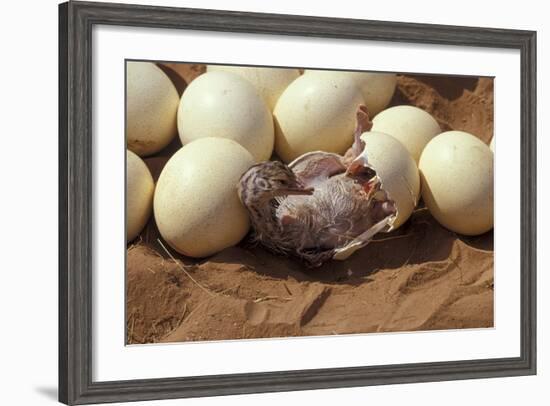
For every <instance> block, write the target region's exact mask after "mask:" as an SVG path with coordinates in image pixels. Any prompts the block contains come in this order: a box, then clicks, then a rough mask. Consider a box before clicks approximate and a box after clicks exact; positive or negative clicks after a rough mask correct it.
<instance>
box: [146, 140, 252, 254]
mask: <svg viewBox="0 0 550 406" xmlns="http://www.w3.org/2000/svg"><path fill="white" fill-rule="evenodd" d="M253 164H254V158H253V157H252V155H251V154H250V152H248V151H247V150H246V149H245V148H244V147H242V146H241V145H239V144H238V143H237V142H235V141H233V140H230V139H226V138H211V137H208V138H201V139H198V140H196V141H193V142H190V143H189V144H187V145H185V146H183V148H181V149H180V150H179V151H178V152H176V153H175V154H174V155H173V156H172V157H171V158H170V160H169V161H168V162H167V163H166V166H165V167H164V169H163V170H162V173H161V174H160V177H159V180H158V182H157V187H156V191H155V199H154V212H155V220H156V223H157V226H158V229H159V231H160V234H161V235H162V237H163V238H164V239H165V240H166V242H167V243H168V244H170V246H171V247H173V248H174V249H175V250H176V251H178V252H180V253H181V254H184V255H187V256H190V257H196V258H202V257H206V256H209V255H212V254H214V253H216V252H218V251H221V250H223V249H224V248H227V247H230V246H232V245H235V244H237V243H238V242H239V241H240V240H241V239H242V238H243V237H244V236H245V235H246V233H247V232H248V228H249V218H248V213H247V211H246V209H245V208H244V206H243V205H242V203H241V201H240V200H239V197H238V195H237V183H238V181H239V179H240V177H241V175H242V174H243V173H244V172H245V171H246V170H247V169H248V168H249V167H250V166H251V165H253Z"/></svg>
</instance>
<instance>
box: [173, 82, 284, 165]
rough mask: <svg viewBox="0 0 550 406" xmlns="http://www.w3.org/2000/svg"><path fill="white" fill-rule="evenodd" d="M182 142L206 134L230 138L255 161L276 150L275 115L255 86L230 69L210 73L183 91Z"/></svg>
mask: <svg viewBox="0 0 550 406" xmlns="http://www.w3.org/2000/svg"><path fill="white" fill-rule="evenodd" d="M178 131H179V135H180V139H181V142H182V144H183V145H185V144H188V143H190V142H191V141H194V140H197V139H199V138H205V137H221V138H227V139H231V140H233V141H236V142H238V143H239V144H240V145H242V146H243V147H245V148H246V149H247V150H248V151H250V153H251V154H252V156H253V157H254V159H255V161H256V162H260V161H265V160H267V159H269V158H270V157H271V153H272V152H273V138H274V131H273V117H272V115H271V112H270V111H269V109H268V107H267V105H266V104H265V102H264V101H263V99H262V98H261V97H260V95H259V94H258V92H257V91H256V89H255V88H254V86H252V84H250V82H248V81H247V80H245V79H243V78H242V77H240V76H238V75H236V74H234V73H229V72H207V73H205V74H203V75H201V76H199V77H198V78H196V79H195V80H194V81H193V82H191V84H190V85H189V87H187V89H185V92H184V93H183V95H182V97H181V101H180V105H179V109H178Z"/></svg>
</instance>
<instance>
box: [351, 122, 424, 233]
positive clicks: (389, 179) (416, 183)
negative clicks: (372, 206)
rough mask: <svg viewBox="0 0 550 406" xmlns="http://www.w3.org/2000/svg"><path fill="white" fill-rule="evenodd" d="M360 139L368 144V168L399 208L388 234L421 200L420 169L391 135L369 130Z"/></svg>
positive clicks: (401, 222)
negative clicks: (372, 170)
mask: <svg viewBox="0 0 550 406" xmlns="http://www.w3.org/2000/svg"><path fill="white" fill-rule="evenodd" d="M361 139H362V140H363V141H365V151H364V154H366V157H367V162H368V165H369V166H370V167H371V168H372V169H374V171H375V172H376V175H377V176H378V178H379V179H380V182H381V183H382V187H381V188H382V189H383V190H384V191H386V193H387V194H388V197H389V198H390V200H393V201H394V203H395V205H396V207H397V214H396V217H395V219H394V220H393V222H392V223H391V227H390V228H389V229H388V230H387V231H392V230H395V229H397V228H398V227H399V226H401V225H402V224H403V223H404V222H405V221H407V220H408V218H409V217H410V216H411V214H412V212H413V210H414V208H415V207H416V204H417V202H418V199H419V197H420V177H419V174H418V168H417V166H416V163H415V162H414V160H413V159H412V157H411V156H410V154H409V152H408V151H407V150H406V149H405V147H404V146H403V145H402V144H401V143H400V142H399V141H397V140H396V139H395V138H394V137H392V136H391V135H388V134H384V133H377V132H374V131H370V132H366V133H363V134H362V135H361Z"/></svg>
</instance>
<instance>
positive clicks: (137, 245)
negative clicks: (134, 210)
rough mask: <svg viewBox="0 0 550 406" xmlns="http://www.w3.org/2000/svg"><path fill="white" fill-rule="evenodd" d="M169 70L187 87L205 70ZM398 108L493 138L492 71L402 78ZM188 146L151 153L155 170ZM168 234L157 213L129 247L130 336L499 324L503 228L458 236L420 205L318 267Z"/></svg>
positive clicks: (185, 337)
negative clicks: (497, 238) (169, 245)
mask: <svg viewBox="0 0 550 406" xmlns="http://www.w3.org/2000/svg"><path fill="white" fill-rule="evenodd" d="M163 69H165V71H166V72H167V73H169V75H170V77H171V78H172V80H173V81H174V83H175V84H176V87H177V88H178V90H179V91H180V92H181V91H183V89H184V88H185V86H186V84H187V83H189V82H190V81H192V80H193V79H194V78H195V77H196V76H197V75H199V74H200V73H202V72H203V71H204V67H203V66H201V65H185V64H179V65H178V64H168V65H167V66H164V67H163ZM398 104H411V105H415V106H418V107H421V108H422V109H424V110H426V111H428V112H429V113H431V114H432V115H433V116H434V117H435V118H436V119H437V120H438V121H439V123H440V125H441V127H442V129H443V130H450V129H455V130H463V131H467V132H471V133H472V134H475V135H476V136H478V137H479V138H480V139H482V140H483V141H485V142H487V143H488V141H489V140H490V139H491V137H492V135H493V80H492V79H488V78H471V77H468V78H459V77H453V78H451V77H445V76H426V75H403V76H399V79H398V88H397V91H396V93H395V95H394V97H393V100H392V102H391V105H398ZM180 147H181V144H180V143H179V140H175V141H174V142H173V143H172V145H170V146H169V147H168V148H166V149H165V150H164V151H162V152H160V153H159V154H157V155H155V156H153V157H150V158H147V159H146V163H147V165H148V166H149V167H150V169H151V170H152V172H153V175H154V177H155V178H156V177H158V174H159V173H160V171H161V169H162V167H163V165H164V163H165V162H166V161H167V159H168V157H169V156H170V155H171V154H173V152H174V151H175V150H177V149H178V148H180ZM158 238H160V236H159V233H158V230H157V229H156V226H155V224H154V221H153V220H151V221H150V222H149V224H148V225H147V227H146V228H145V230H144V231H143V232H142V234H141V235H140V236H139V237H138V239H137V240H136V241H135V242H134V243H133V244H131V245H129V246H128V250H127V255H128V258H127V259H128V261H127V265H128V266H127V278H126V282H127V283H126V290H127V292H126V293H127V295H126V306H127V312H126V314H127V342H128V343H129V344H142V343H154V342H175V341H189V340H224V339H241V338H260V337H263V338H266V337H289V336H309V335H331V334H353V333H370V332H390V331H416V330H444V329H461V328H482V327H492V326H493V295H494V286H493V232H492V231H491V232H489V233H486V234H484V235H481V236H478V237H468V238H467V237H463V236H459V235H457V234H455V233H452V232H450V231H448V230H446V229H445V228H443V227H442V226H440V225H439V224H438V223H437V222H436V221H435V220H434V219H433V217H432V216H431V215H430V213H429V212H428V211H427V209H425V208H423V207H422V204H420V206H419V208H418V209H417V210H416V211H415V212H414V213H413V215H412V216H411V218H410V220H409V221H408V222H407V223H405V224H404V225H403V226H402V227H401V228H400V229H399V230H397V231H395V232H393V233H390V234H383V235H378V236H377V238H376V239H375V241H373V242H372V243H371V244H369V245H368V246H367V247H366V248H364V249H362V250H360V251H358V252H357V253H355V254H354V255H353V256H352V257H351V258H350V259H348V260H346V261H343V262H338V261H333V262H330V263H327V264H325V265H323V266H322V267H321V268H318V269H315V270H307V269H305V268H304V267H303V265H302V264H300V263H299V262H297V261H295V260H293V259H288V258H283V257H277V256H274V255H272V254H270V253H268V252H266V251H265V250H263V249H262V248H261V247H253V246H250V245H249V244H247V242H246V240H245V241H243V242H242V243H241V244H240V245H238V246H236V247H232V248H229V249H227V250H224V251H222V252H220V253H218V254H216V255H214V256H212V257H210V258H207V259H205V260H201V261H197V260H192V259H189V258H185V257H183V256H181V255H178V254H177V253H175V252H174V251H170V254H171V255H168V253H167V252H166V251H164V249H163V248H162V247H161V245H160V244H159V243H158V241H157V239H158ZM193 279H194V281H193Z"/></svg>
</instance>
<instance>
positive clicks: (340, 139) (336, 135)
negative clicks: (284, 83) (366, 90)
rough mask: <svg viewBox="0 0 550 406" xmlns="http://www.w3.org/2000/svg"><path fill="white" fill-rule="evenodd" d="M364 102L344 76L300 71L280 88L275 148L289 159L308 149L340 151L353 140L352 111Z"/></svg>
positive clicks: (275, 112)
mask: <svg viewBox="0 0 550 406" xmlns="http://www.w3.org/2000/svg"><path fill="white" fill-rule="evenodd" d="M360 104H364V100H363V96H362V95H361V92H360V91H359V88H358V87H357V86H356V84H355V82H354V81H353V80H352V79H350V78H346V77H336V76H334V77H330V78H325V77H323V76H320V75H302V76H300V77H299V78H298V79H296V80H295V81H294V82H292V83H291V84H290V85H289V86H288V87H287V88H286V90H285V91H284V92H283V94H282V95H281V97H280V98H279V101H278V102H277V105H276V106H275V110H274V112H273V115H274V117H275V151H276V152H277V155H279V157H280V158H281V159H282V160H283V161H284V162H287V163H288V162H291V161H292V160H294V159H296V158H297V157H299V156H300V155H303V154H305V153H307V152H312V151H325V152H334V153H337V154H344V153H345V152H346V150H347V149H348V148H349V147H350V146H351V144H352V143H353V131H354V129H355V114H356V111H357V107H358V106H359V105H360Z"/></svg>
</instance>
